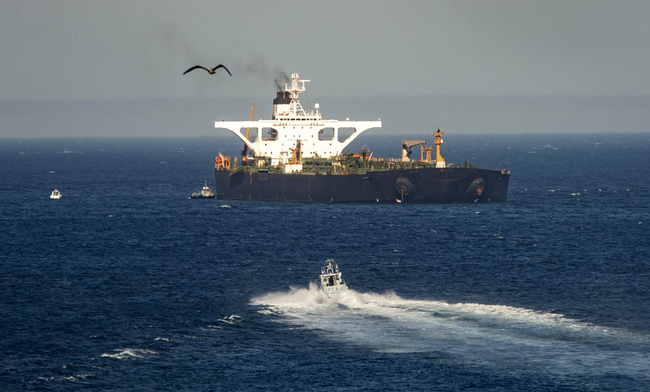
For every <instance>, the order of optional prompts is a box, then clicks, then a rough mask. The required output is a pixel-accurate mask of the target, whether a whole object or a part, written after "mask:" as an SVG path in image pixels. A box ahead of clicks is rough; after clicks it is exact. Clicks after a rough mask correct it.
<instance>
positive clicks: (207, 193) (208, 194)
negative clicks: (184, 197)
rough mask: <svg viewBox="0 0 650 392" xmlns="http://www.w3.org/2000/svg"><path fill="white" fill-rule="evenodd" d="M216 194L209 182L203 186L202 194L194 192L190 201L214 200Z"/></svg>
mask: <svg viewBox="0 0 650 392" xmlns="http://www.w3.org/2000/svg"><path fill="white" fill-rule="evenodd" d="M216 196H217V195H215V194H214V193H212V189H210V187H209V186H208V182H207V181H206V182H205V185H203V189H202V190H201V192H194V193H192V196H190V199H212V198H214V197H216Z"/></svg>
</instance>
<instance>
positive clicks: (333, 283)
mask: <svg viewBox="0 0 650 392" xmlns="http://www.w3.org/2000/svg"><path fill="white" fill-rule="evenodd" d="M318 289H319V290H320V291H322V292H323V293H325V294H326V295H327V298H332V295H333V294H340V293H342V292H344V291H347V290H348V286H347V285H346V284H345V282H344V281H343V279H342V278H341V272H340V271H339V266H338V264H336V262H334V265H332V259H327V260H326V261H325V265H324V266H322V267H321V269H320V279H319V280H318Z"/></svg>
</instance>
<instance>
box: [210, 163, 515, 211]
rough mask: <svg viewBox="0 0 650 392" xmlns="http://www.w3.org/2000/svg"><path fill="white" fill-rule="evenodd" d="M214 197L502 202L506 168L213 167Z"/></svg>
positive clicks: (345, 200)
mask: <svg viewBox="0 0 650 392" xmlns="http://www.w3.org/2000/svg"><path fill="white" fill-rule="evenodd" d="M215 181H216V189H217V197H218V198H219V199H222V200H260V201H280V202H286V201H288V202H310V203H377V202H380V203H474V202H483V203H487V202H504V201H506V199H507V196H508V183H509V181H510V174H509V173H508V172H501V171H496V170H485V169H475V168H444V169H436V168H425V169H402V170H391V171H372V172H367V173H365V174H333V175H324V174H305V173H300V174H295V173H293V174H282V173H268V172H252V173H251V172H248V171H239V172H235V173H234V174H231V173H230V172H229V171H225V170H215Z"/></svg>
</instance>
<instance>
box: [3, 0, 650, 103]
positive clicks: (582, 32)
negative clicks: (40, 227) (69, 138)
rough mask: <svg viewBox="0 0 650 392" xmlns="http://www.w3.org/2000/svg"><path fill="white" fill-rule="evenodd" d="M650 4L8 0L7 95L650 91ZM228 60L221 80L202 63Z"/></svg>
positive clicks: (119, 96)
mask: <svg viewBox="0 0 650 392" xmlns="http://www.w3.org/2000/svg"><path fill="white" fill-rule="evenodd" d="M649 21H650V1H647V0H643V1H620V0H616V1H613V0H607V1H597V0H586V1H578V0H571V1H569V0H567V1H488V0H480V1H452V0H450V1H433V0H428V1H408V0H407V1H377V0H369V1H351V0H345V1H283V0H276V1H242V0H235V1H225V0H210V1H207V0H206V1H203V0H197V1H167V0H142V1H137V0H135V1H134V0H128V1H115V0H111V1H92V0H81V1H62V0H57V1H30V0H19V1H13V0H3V1H2V2H0V42H1V45H2V46H1V47H2V51H1V53H2V56H0V64H1V67H0V69H1V70H2V71H1V72H2V83H0V100H2V101H7V100H59V99H65V100H86V99H141V98H146V99H147V98H175V97H179V98H189V97H215V98H216V97H225V96H232V95H235V96H240V97H247V96H269V94H273V91H274V87H273V78H274V75H275V72H277V71H281V72H285V73H287V74H290V73H291V72H294V71H297V72H299V73H300V76H301V78H305V79H311V80H312V82H311V83H310V84H308V88H309V91H310V92H311V94H312V96H334V95H336V94H345V95H348V96H390V95H397V96H407V95H431V94H436V95H444V94H452V95H479V96H495V95H496V96H501V95H509V96H512V95H525V96H536V95H542V96H544V95H564V96H619V95H649V94H650V77H649V73H648V65H649V64H650V22H649ZM218 63H223V64H225V65H226V66H227V67H228V68H229V69H230V71H231V72H232V74H233V77H232V78H230V77H228V75H227V74H226V73H225V72H223V71H222V72H220V73H219V74H218V75H216V76H215V75H213V76H211V77H209V76H208V75H207V73H201V72H198V71H194V72H192V73H190V74H187V75H185V76H183V75H182V73H183V71H185V70H186V69H187V68H188V67H190V66H192V65H195V64H202V65H205V66H214V65H216V64H218Z"/></svg>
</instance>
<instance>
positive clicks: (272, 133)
mask: <svg viewBox="0 0 650 392" xmlns="http://www.w3.org/2000/svg"><path fill="white" fill-rule="evenodd" d="M262 140H264V141H274V140H278V131H277V130H275V129H274V128H262Z"/></svg>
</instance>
